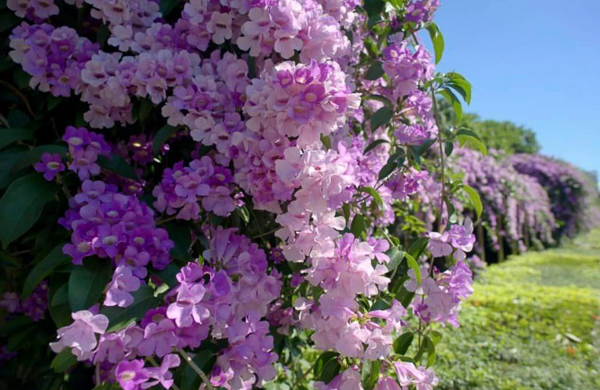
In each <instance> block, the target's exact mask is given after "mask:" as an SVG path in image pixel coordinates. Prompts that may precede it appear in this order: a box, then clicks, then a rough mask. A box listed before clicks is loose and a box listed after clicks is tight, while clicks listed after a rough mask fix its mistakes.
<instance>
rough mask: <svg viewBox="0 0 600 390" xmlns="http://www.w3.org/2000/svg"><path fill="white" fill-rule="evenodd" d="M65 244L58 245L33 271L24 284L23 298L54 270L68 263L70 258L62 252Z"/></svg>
mask: <svg viewBox="0 0 600 390" xmlns="http://www.w3.org/2000/svg"><path fill="white" fill-rule="evenodd" d="M63 245H64V244H58V245H57V246H55V247H54V249H52V250H51V251H50V253H48V254H47V255H46V256H45V257H44V258H43V259H42V260H41V261H40V262H39V263H37V264H36V266H35V267H34V268H33V269H32V270H31V272H30V273H29V275H27V279H25V283H24V284H23V293H22V295H23V298H27V297H28V296H29V295H30V294H31V293H32V291H33V289H35V288H36V287H37V285H38V284H40V282H41V281H42V280H44V279H45V278H46V277H47V276H48V275H50V273H51V272H52V270H53V269H55V268H57V267H59V266H61V265H63V264H65V263H67V262H68V261H69V257H68V256H67V255H65V254H63V252H62V248H63Z"/></svg>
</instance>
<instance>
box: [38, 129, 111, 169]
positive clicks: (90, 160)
mask: <svg viewBox="0 0 600 390" xmlns="http://www.w3.org/2000/svg"><path fill="white" fill-rule="evenodd" d="M63 141H65V142H66V143H67V145H68V146H69V155H70V158H71V161H70V162H69V170H71V171H73V172H75V173H77V176H79V179H80V180H87V179H89V178H90V177H91V176H97V175H98V174H99V173H100V165H98V162H97V161H98V156H108V155H109V154H110V152H111V148H110V145H108V143H106V141H105V140H104V136H102V135H101V134H97V133H94V132H91V131H88V130H87V129H86V128H85V127H79V128H76V127H73V126H68V127H67V129H66V130H65V135H64V136H63ZM43 162H44V157H42V163H43ZM53 162H55V163H56V161H55V160H54V161H53ZM46 166H47V167H48V165H46ZM48 168H49V167H48ZM46 173H48V171H47V172H46Z"/></svg>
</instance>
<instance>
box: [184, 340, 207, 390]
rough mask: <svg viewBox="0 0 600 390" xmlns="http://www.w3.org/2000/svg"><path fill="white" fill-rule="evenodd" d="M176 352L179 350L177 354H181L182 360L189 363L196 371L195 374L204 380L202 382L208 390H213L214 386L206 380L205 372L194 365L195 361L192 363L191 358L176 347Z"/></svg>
mask: <svg viewBox="0 0 600 390" xmlns="http://www.w3.org/2000/svg"><path fill="white" fill-rule="evenodd" d="M177 352H179V354H180V355H181V357H182V358H183V360H185V362H186V363H187V364H189V365H190V367H192V370H194V371H195V372H196V374H198V376H199V377H200V379H202V381H203V382H204V384H205V385H206V387H207V388H208V389H209V390H215V388H214V387H213V386H212V385H211V384H210V381H209V380H208V377H207V376H206V374H205V373H204V371H202V370H201V369H200V367H198V366H197V365H196V363H194V362H193V361H192V358H191V357H190V356H189V355H188V354H187V353H186V352H185V351H184V350H183V349H181V348H177Z"/></svg>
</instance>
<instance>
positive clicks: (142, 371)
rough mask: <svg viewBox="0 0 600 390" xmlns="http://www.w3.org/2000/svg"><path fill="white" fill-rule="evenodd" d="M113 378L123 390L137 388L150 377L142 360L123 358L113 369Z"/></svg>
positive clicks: (135, 389)
mask: <svg viewBox="0 0 600 390" xmlns="http://www.w3.org/2000/svg"><path fill="white" fill-rule="evenodd" d="M115 378H116V379H117V382H119V385H120V386H121V387H122V388H123V389H124V390H138V389H140V388H141V385H143V384H144V383H146V382H147V381H148V379H150V375H149V373H148V370H147V369H146V368H144V361H143V360H141V359H140V360H131V361H127V360H123V361H122V362H120V363H119V364H118V365H117V368H116V369H115Z"/></svg>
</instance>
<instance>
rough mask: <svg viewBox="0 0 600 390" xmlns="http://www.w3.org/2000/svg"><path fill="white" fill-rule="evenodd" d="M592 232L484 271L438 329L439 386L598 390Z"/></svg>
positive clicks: (599, 338) (599, 306)
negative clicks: (451, 324)
mask: <svg viewBox="0 0 600 390" xmlns="http://www.w3.org/2000/svg"><path fill="white" fill-rule="evenodd" d="M599 317H600V230H596V231H594V232H591V233H589V234H588V235H586V236H583V237H580V238H579V239H577V240H575V241H573V242H572V243H570V244H568V245H565V246H564V247H562V248H560V249H554V250H548V251H544V252H531V253H527V254H523V255H520V256H515V257H512V258H510V259H509V260H508V261H506V262H504V263H502V264H500V265H493V266H490V267H489V268H488V269H487V270H486V271H484V272H483V274H482V275H481V276H480V277H479V278H478V280H477V282H476V284H475V294H474V295H473V296H472V297H471V298H470V299H469V300H468V301H467V302H465V304H464V306H463V310H462V312H461V313H460V322H461V327H460V328H459V329H447V330H445V331H444V333H445V335H444V336H445V337H444V342H442V343H440V345H439V351H438V361H437V363H436V365H437V367H436V372H437V373H438V376H439V377H440V385H439V387H438V388H440V389H600V353H599V350H600V318H599Z"/></svg>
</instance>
